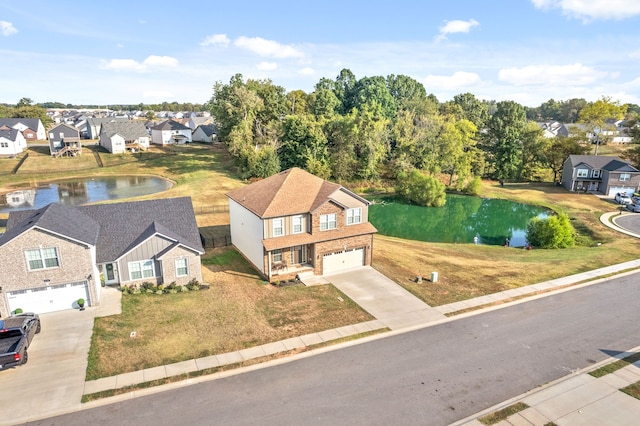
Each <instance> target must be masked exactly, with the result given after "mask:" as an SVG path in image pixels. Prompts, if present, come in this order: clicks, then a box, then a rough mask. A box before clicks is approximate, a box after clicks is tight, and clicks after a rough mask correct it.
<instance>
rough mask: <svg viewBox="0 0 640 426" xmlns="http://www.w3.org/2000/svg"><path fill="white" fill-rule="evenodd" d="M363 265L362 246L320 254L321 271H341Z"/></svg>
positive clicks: (327, 272) (325, 272)
mask: <svg viewBox="0 0 640 426" xmlns="http://www.w3.org/2000/svg"><path fill="white" fill-rule="evenodd" d="M362 265H364V247H361V248H357V249H353V250H345V251H339V252H335V253H329V254H325V255H324V256H322V273H323V274H330V273H331V272H336V271H341V270H343V269H349V268H355V267H356V266H362Z"/></svg>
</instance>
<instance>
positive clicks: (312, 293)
mask: <svg viewBox="0 0 640 426" xmlns="http://www.w3.org/2000/svg"><path fill="white" fill-rule="evenodd" d="M203 263H204V270H203V274H204V279H205V281H206V282H208V283H210V284H211V287H210V289H208V290H201V291H194V292H188V293H178V294H167V295H154V294H139V295H124V296H123V300H122V302H123V303H122V315H115V316H111V317H105V318H96V320H95V325H94V333H93V336H92V342H91V349H90V352H89V366H88V369H87V380H92V379H96V378H99V377H105V376H111V375H114V374H119V373H124V372H128V371H135V370H139V369H142V368H148V367H153V366H158V365H163V364H167V363H173V362H178V361H183V360H186V359H192V358H198V357H203V356H208V355H214V354H221V353H225V352H229V351H235V350H239V349H244V348H247V347H252V346H256V345H261V344H264V343H269V342H274V341H278V340H282V339H286V338H289V337H294V336H300V335H304V334H308V333H312V332H317V331H322V330H327V329H331V328H335V327H341V326H344V325H349V324H355V323H358V322H363V321H369V320H372V319H373V318H372V317H371V316H370V315H369V314H368V313H366V312H364V311H363V310H362V309H361V308H360V307H359V306H357V305H356V304H355V303H354V302H353V301H351V300H350V299H349V298H348V297H346V296H345V295H344V294H342V293H341V292H340V291H338V290H337V289H336V288H335V287H333V286H331V285H324V286H315V287H305V286H303V285H298V286H291V287H274V286H272V285H270V284H265V283H264V282H263V281H261V280H260V279H259V277H258V276H257V275H256V274H255V272H254V271H253V270H252V269H251V267H250V266H249V265H248V264H247V263H246V261H245V260H244V258H243V257H241V256H239V255H238V254H237V252H235V250H233V249H231V248H224V249H215V250H211V251H210V252H209V253H207V254H206V256H205V258H204V261H203ZM340 299H342V300H340ZM132 331H135V332H136V337H135V338H132V337H130V333H131V332H132Z"/></svg>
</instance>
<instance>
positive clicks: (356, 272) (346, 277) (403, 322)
mask: <svg viewBox="0 0 640 426" xmlns="http://www.w3.org/2000/svg"><path fill="white" fill-rule="evenodd" d="M325 278H326V279H327V280H328V281H330V282H331V283H332V284H333V285H334V286H336V287H337V288H338V289H339V290H340V291H341V292H343V293H344V294H346V295H347V296H348V297H349V298H351V299H352V300H353V301H354V302H356V303H357V304H358V305H360V307H361V308H362V309H364V310H365V311H367V312H369V313H370V314H371V315H373V316H374V317H375V318H376V319H377V320H379V321H381V322H382V323H384V325H386V326H387V327H389V328H390V329H391V330H399V329H403V328H407V327H416V326H420V325H427V324H429V323H433V322H434V321H440V320H444V319H446V317H445V316H444V315H443V314H442V313H440V312H438V311H437V310H435V309H433V308H432V307H430V306H429V305H427V304H426V303H424V302H423V301H421V300H420V299H418V298H417V297H415V296H414V295H412V294H411V293H409V292H408V291H407V290H405V289H404V288H402V287H401V286H399V285H398V284H396V283H395V282H393V281H392V280H390V279H389V278H387V277H385V276H384V275H383V274H381V273H380V272H378V271H376V270H375V269H373V268H372V267H370V266H365V267H361V268H354V269H349V270H346V271H341V272H337V273H334V274H330V275H326V276H325ZM425 285H429V284H428V282H427V283H425Z"/></svg>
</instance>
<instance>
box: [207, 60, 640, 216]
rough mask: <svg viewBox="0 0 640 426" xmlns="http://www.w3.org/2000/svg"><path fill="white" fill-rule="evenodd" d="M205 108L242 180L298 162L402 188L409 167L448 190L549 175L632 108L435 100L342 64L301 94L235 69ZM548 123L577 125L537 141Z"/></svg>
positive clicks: (341, 177) (410, 175)
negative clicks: (576, 130) (577, 130)
mask: <svg viewBox="0 0 640 426" xmlns="http://www.w3.org/2000/svg"><path fill="white" fill-rule="evenodd" d="M207 106H208V108H209V109H210V111H211V113H212V116H213V117H214V119H215V121H216V125H217V126H218V131H219V133H218V135H219V138H220V140H222V141H223V142H225V143H226V144H227V146H228V148H229V152H230V153H231V154H232V155H233V156H234V158H235V160H236V162H237V165H238V166H239V169H240V171H241V173H242V174H243V176H244V177H245V178H251V177H258V178H259V177H267V176H270V175H272V174H274V173H277V172H279V171H280V170H284V169H288V168H290V167H300V168H303V169H306V170H307V171H309V172H311V173H313V174H315V175H317V176H319V177H322V178H332V179H335V180H338V181H363V180H364V181H377V180H379V179H389V180H390V181H392V182H396V183H398V185H399V187H398V189H400V190H401V191H404V192H405V193H406V194H409V193H411V188H410V186H411V185H408V183H409V182H410V181H411V180H416V179H423V177H420V176H418V175H417V174H416V173H415V172H416V171H417V172H418V173H419V174H420V175H422V176H427V177H429V178H432V179H436V180H438V181H439V182H441V183H442V184H443V185H446V186H447V187H448V188H451V189H455V190H465V188H469V185H473V181H474V178H477V177H490V178H494V179H501V180H518V181H524V180H545V179H549V176H553V179H554V180H555V179H557V177H558V174H559V172H560V171H561V169H562V163H563V162H564V160H565V159H566V158H567V156H568V155H570V154H581V153H586V152H587V151H588V150H589V149H590V147H589V146H588V145H586V144H585V141H586V140H587V135H588V133H589V132H593V129H594V128H595V127H596V126H599V127H600V128H602V129H605V128H606V127H607V126H609V125H610V124H609V121H608V120H609V119H612V118H613V119H623V118H627V119H628V120H630V121H632V125H633V124H634V123H635V120H637V117H638V115H639V111H640V108H638V106H637V105H621V104H620V103H619V102H616V101H612V100H611V99H610V98H607V97H602V99H600V100H598V101H596V102H586V101H584V100H582V99H572V100H569V101H566V102H558V101H554V100H550V101H548V102H546V103H544V104H543V105H541V106H540V107H537V108H527V107H524V106H522V105H520V104H518V103H516V102H514V101H501V102H496V101H485V100H479V99H477V98H476V97H475V96H474V95H473V94H471V93H462V94H459V95H456V96H454V97H453V99H452V100H450V101H447V102H439V101H438V99H437V98H436V97H435V96H434V95H433V94H428V93H427V91H426V89H425V87H424V86H423V85H422V84H421V83H419V82H418V81H416V80H414V79H412V78H411V77H408V76H405V75H389V76H386V77H382V76H374V77H363V78H360V79H358V78H356V76H355V75H354V74H353V73H352V72H351V71H350V70H348V69H343V70H342V71H341V72H340V74H339V75H338V76H337V77H336V78H335V79H334V80H331V79H327V78H322V79H320V81H319V82H318V83H317V84H316V85H315V87H314V90H313V92H311V93H305V92H304V91H302V90H294V91H290V92H287V91H285V89H284V88H283V87H281V86H278V85H275V84H273V83H272V82H271V80H253V79H247V80H245V79H244V78H243V76H242V75H241V74H236V75H235V76H233V77H232V78H231V79H230V81H229V83H222V82H216V83H215V85H214V87H213V95H212V97H211V99H210V101H209V103H208V105H207ZM548 120H557V121H560V122H577V123H582V124H584V126H583V128H584V130H583V133H581V134H576V135H572V136H570V137H555V138H545V137H544V136H543V131H542V129H541V127H540V126H539V125H538V124H537V123H536V121H548ZM636 141H640V139H639V138H637V137H636ZM425 184H427V186H430V187H437V184H435V183H432V182H425V181H424V180H423V181H422V185H425ZM438 191H439V189H438ZM423 195H424V194H423ZM439 202H440V201H438V197H435V201H433V202H432V201H429V202H428V203H432V204H438V203H439Z"/></svg>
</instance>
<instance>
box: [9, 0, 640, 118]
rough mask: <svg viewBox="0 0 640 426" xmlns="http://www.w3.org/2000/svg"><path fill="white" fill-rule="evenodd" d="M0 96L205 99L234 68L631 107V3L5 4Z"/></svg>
mask: <svg viewBox="0 0 640 426" xmlns="http://www.w3.org/2000/svg"><path fill="white" fill-rule="evenodd" d="M0 55H1V57H2V59H3V61H2V62H3V64H2V66H0V82H2V89H1V90H0V102H5V103H12V104H15V103H16V102H18V101H19V100H20V99H21V98H23V97H28V98H31V99H32V100H33V101H34V102H47V101H56V102H62V103H65V104H67V103H71V104H100V105H102V104H104V105H108V104H138V103H141V102H142V103H161V102H163V101H167V102H173V101H177V102H193V103H204V102H206V101H208V100H209V99H210V98H211V96H212V94H213V90H212V88H213V85H214V84H215V83H216V82H218V81H220V82H223V83H228V82H229V80H230V78H231V77H232V76H233V75H235V74H236V73H240V74H242V75H243V76H244V77H245V78H254V79H266V78H268V79H270V80H271V81H273V83H274V84H276V85H279V86H283V87H284V88H285V89H286V90H287V91H291V90H296V89H301V90H304V91H305V92H311V91H313V88H314V85H315V84H316V83H317V82H318V81H319V80H320V79H321V78H323V77H325V78H329V79H332V80H333V79H335V77H336V76H337V75H338V73H339V72H340V70H341V69H343V68H348V69H350V70H351V71H352V72H353V73H354V74H355V76H356V78H362V77H371V76H387V75H390V74H395V75H398V74H404V75H408V76H410V77H412V78H414V79H416V80H417V81H419V82H421V83H422V84H424V86H425V88H426V90H427V93H432V94H434V95H436V96H437V98H438V99H439V100H440V101H447V100H451V99H452V98H453V96H455V95H456V94H459V93H466V92H470V93H473V94H474V95H475V96H476V97H478V98H480V99H487V100H490V99H494V100H497V101H501V100H514V101H516V102H519V103H521V104H522V105H526V106H538V105H540V104H541V103H543V102H545V101H547V100H549V99H551V98H553V99H555V100H568V99H571V98H584V99H586V100H587V101H595V100H597V99H599V98H601V97H602V96H607V97H610V98H611V99H612V100H614V101H620V102H622V103H635V104H640V1H638V0H482V1H479V0H448V1H434V0H432V1H417V0H395V1H393V2H390V1H383V2H379V3H374V2H370V1H360V0H352V1H344V0H342V1H335V0H325V1H323V2H304V1H300V0H297V1H283V0H272V1H270V2H264V1H253V0H245V1H236V2H233V1H231V2H230V1H215V0H210V1H202V0H192V1H189V2H173V3H168V5H167V3H164V2H141V1H127V2H122V1H117V0H116V1H113V0H112V1H101V2H96V1H85V0H83V1H76V0H65V1H62V2H53V1H50V0H24V1H20V2H18V1H10V0H0Z"/></svg>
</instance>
